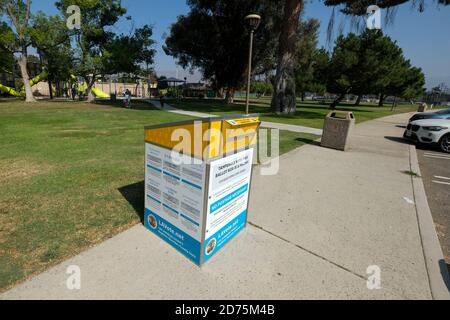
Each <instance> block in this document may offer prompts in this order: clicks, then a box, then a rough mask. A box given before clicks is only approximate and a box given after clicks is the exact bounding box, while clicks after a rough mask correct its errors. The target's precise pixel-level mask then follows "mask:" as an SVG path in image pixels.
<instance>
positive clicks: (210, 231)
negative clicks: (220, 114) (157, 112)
mask: <svg viewBox="0 0 450 320" xmlns="http://www.w3.org/2000/svg"><path fill="white" fill-rule="evenodd" d="M259 126H260V121H259V119H258V118H257V117H252V116H244V117H232V118H211V119H202V120H193V121H187V122H180V123H174V124H168V125H160V126H150V127H146V128H145V155H146V156H145V226H146V227H147V228H148V229H149V230H150V231H152V232H153V233H154V234H156V235H157V236H158V237H160V238H161V239H163V240H164V241H166V242H167V243H169V244H170V245H172V246H173V247H174V248H175V249H177V250H178V251H179V252H181V253H182V254H183V255H185V256H186V257H187V258H189V259H190V260H191V261H192V262H194V263H195V264H197V265H199V266H201V265H202V264H204V263H206V262H207V261H208V260H209V259H210V258H211V257H212V256H214V254H215V253H216V252H218V251H219V250H220V249H221V248H222V247H223V246H224V245H225V244H227V243H228V242H229V241H230V240H231V239H232V238H234V237H235V236H236V235H237V234H238V233H239V232H240V231H241V230H243V229H244V228H245V227H246V224H247V210H248V201H249V193H250V185H251V176H252V163H253V155H254V150H255V148H256V144H257V131H258V128H259Z"/></svg>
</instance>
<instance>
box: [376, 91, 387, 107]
mask: <svg viewBox="0 0 450 320" xmlns="http://www.w3.org/2000/svg"><path fill="white" fill-rule="evenodd" d="M385 98H386V96H385V95H384V94H382V93H381V94H380V101H379V102H378V106H379V107H383V106H384V99H385Z"/></svg>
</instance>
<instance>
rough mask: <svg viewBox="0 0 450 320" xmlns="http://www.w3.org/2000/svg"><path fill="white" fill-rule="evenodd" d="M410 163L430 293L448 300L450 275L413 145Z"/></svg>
mask: <svg viewBox="0 0 450 320" xmlns="http://www.w3.org/2000/svg"><path fill="white" fill-rule="evenodd" d="M410 165H411V172H412V173H416V174H417V176H412V184H413V190H414V199H415V203H416V210H417V219H418V224H419V232H420V236H421V239H422V246H423V252H424V258H425V264H426V268H427V272H428V280H429V283H430V290H431V294H432V296H433V299H435V300H450V275H449V272H448V268H447V265H446V263H445V259H444V254H443V252H442V248H441V245H440V242H439V238H438V236H437V233H436V227H435V224H434V221H433V216H432V214H431V210H430V206H429V204H428V199H427V195H426V192H425V186H424V184H423V180H422V177H421V172H420V166H419V160H418V157H417V150H416V146H415V145H411V146H410Z"/></svg>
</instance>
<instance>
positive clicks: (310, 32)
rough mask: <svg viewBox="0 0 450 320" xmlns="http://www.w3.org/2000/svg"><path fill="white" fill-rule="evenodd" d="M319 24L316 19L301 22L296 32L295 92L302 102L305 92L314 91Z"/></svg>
mask: <svg viewBox="0 0 450 320" xmlns="http://www.w3.org/2000/svg"><path fill="white" fill-rule="evenodd" d="M319 27H320V22H319V21H318V20H316V19H310V20H307V21H302V22H301V24H300V28H299V32H298V41H297V63H296V67H295V83H296V90H297V92H299V93H300V94H301V97H302V101H303V100H304V97H305V92H306V91H312V90H315V89H316V83H315V79H314V64H315V61H314V60H315V57H316V53H317V51H318V49H317V43H318V35H319Z"/></svg>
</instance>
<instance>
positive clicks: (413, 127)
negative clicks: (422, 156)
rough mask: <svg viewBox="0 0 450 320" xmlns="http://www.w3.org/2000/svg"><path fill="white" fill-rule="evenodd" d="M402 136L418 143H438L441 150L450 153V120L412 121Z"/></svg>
mask: <svg viewBox="0 0 450 320" xmlns="http://www.w3.org/2000/svg"><path fill="white" fill-rule="evenodd" d="M404 136H405V138H407V139H410V140H413V141H416V142H419V143H423V144H430V145H431V144H435V145H438V146H439V147H440V148H441V150H442V151H443V152H447V153H450V120H447V119H427V120H417V121H413V122H411V123H409V124H408V127H407V129H406V131H405V135H404Z"/></svg>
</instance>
